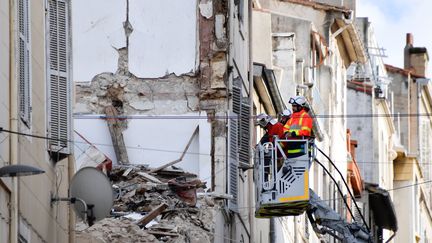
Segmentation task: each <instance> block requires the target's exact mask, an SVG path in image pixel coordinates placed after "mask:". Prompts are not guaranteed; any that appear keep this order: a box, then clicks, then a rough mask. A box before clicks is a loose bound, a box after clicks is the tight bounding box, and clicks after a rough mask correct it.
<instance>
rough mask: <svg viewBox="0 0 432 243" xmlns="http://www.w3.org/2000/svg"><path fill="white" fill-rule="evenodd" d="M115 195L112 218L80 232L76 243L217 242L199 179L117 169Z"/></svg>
mask: <svg viewBox="0 0 432 243" xmlns="http://www.w3.org/2000/svg"><path fill="white" fill-rule="evenodd" d="M109 178H110V180H111V181H112V184H113V189H114V191H115V201H114V207H113V209H112V212H111V217H110V218H106V219H104V220H101V221H99V222H96V223H95V224H94V225H92V226H91V227H88V226H86V225H85V224H83V223H82V222H81V223H79V224H77V227H76V242H83V243H86V242H88V243H90V242H91V243H96V242H97V243H102V242H175V243H180V242H195V243H198V242H213V232H214V220H213V219H214V214H215V210H217V206H215V204H214V202H213V200H211V199H209V197H200V198H197V191H198V192H200V191H202V192H204V189H203V188H204V187H205V184H204V183H202V182H201V181H200V180H198V179H197V178H196V175H194V174H190V173H185V172H184V171H182V170H181V169H178V168H175V167H170V168H165V169H163V170H160V171H157V172H156V173H151V171H149V170H148V168H146V166H136V165H134V166H131V165H127V166H126V165H123V166H116V167H114V168H113V169H112V170H111V171H110V172H109Z"/></svg>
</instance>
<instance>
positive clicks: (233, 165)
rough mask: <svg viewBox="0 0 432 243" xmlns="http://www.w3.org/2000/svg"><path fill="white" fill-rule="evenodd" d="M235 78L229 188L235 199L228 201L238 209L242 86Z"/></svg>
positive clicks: (230, 137)
mask: <svg viewBox="0 0 432 243" xmlns="http://www.w3.org/2000/svg"><path fill="white" fill-rule="evenodd" d="M238 83H239V80H234V84H235V85H233V88H232V93H233V94H232V112H230V113H229V119H228V128H229V129H228V137H229V139H228V148H229V154H228V155H229V157H228V190H229V194H230V195H232V196H233V199H231V200H229V201H228V207H229V209H230V210H233V211H236V212H237V211H238V208H237V205H238V174H239V169H238V167H239V123H240V119H239V118H240V113H241V86H240V85H239V84H238Z"/></svg>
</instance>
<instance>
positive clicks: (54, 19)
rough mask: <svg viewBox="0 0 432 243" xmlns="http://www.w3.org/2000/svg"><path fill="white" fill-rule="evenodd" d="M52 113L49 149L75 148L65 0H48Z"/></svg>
mask: <svg viewBox="0 0 432 243" xmlns="http://www.w3.org/2000/svg"><path fill="white" fill-rule="evenodd" d="M48 5H49V6H48V11H49V12H48V31H49V33H48V36H49V38H48V50H47V52H48V55H47V56H48V65H49V70H48V87H49V88H48V94H49V104H48V116H49V137H51V138H52V140H50V141H49V150H50V151H52V152H58V153H62V154H69V153H70V152H71V148H70V144H69V142H68V141H69V140H70V137H71V120H72V119H71V88H70V86H71V84H70V82H71V80H70V70H69V69H70V63H69V62H70V60H69V54H68V53H70V51H71V50H70V36H69V4H68V1H65V0H49V1H48Z"/></svg>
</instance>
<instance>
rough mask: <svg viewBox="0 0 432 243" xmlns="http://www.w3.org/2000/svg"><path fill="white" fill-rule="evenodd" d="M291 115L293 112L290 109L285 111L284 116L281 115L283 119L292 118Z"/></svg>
mask: <svg viewBox="0 0 432 243" xmlns="http://www.w3.org/2000/svg"><path fill="white" fill-rule="evenodd" d="M291 115H292V111H291V110H290V109H285V110H283V111H282V114H281V116H282V117H284V116H291Z"/></svg>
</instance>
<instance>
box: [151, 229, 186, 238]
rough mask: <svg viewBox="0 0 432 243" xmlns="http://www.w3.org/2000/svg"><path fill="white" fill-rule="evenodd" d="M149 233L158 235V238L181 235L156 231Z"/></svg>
mask: <svg viewBox="0 0 432 243" xmlns="http://www.w3.org/2000/svg"><path fill="white" fill-rule="evenodd" d="M147 233H149V234H152V235H158V236H171V237H178V236H179V234H177V233H171V232H165V231H155V230H147Z"/></svg>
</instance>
